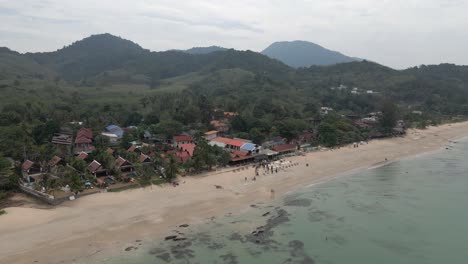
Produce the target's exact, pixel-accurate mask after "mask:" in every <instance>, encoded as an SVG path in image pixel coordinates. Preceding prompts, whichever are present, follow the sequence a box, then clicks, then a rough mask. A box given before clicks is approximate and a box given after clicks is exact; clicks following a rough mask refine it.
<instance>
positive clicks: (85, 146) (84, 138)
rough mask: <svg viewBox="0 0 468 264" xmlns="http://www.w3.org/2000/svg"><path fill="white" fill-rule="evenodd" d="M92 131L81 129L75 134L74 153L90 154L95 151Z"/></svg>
mask: <svg viewBox="0 0 468 264" xmlns="http://www.w3.org/2000/svg"><path fill="white" fill-rule="evenodd" d="M92 143H93V131H92V130H91V129H89V128H81V129H80V130H78V132H76V137H75V146H74V150H75V153H76V154H78V153H81V152H85V153H88V154H89V153H91V152H93V150H94V149H95V147H94V146H93V144H92Z"/></svg>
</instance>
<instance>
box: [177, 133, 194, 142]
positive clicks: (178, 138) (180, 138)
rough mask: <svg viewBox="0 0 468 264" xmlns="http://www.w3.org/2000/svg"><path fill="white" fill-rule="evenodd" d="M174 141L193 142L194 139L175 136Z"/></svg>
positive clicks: (185, 136)
mask: <svg viewBox="0 0 468 264" xmlns="http://www.w3.org/2000/svg"><path fill="white" fill-rule="evenodd" d="M174 141H175V142H185V141H193V138H192V137H191V136H187V135H180V136H174Z"/></svg>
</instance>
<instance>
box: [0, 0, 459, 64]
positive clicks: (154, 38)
mask: <svg viewBox="0 0 468 264" xmlns="http://www.w3.org/2000/svg"><path fill="white" fill-rule="evenodd" d="M467 11H468V1H464V0H424V1H423V0H392V1H375V0H346V1H345V0H327V1H323V0H289V1H283V0H256V1H254V0H237V1H218V0H185V1H173V0H100V1H94V0H80V1H77V0H22V1H11V0H0V32H2V33H1V34H2V37H1V38H0V46H8V47H10V48H12V49H15V50H19V51H21V52H26V51H50V50H55V49H58V48H61V47H62V46H64V45H68V44H70V43H71V42H73V41H76V40H78V39H81V38H84V37H86V36H89V35H91V34H96V33H104V32H109V33H111V34H115V35H120V36H122V37H124V38H127V39H130V40H133V41H135V42H137V43H139V44H140V45H141V46H143V47H145V48H148V49H151V50H156V51H159V50H167V49H185V48H190V47H192V46H206V45H220V46H225V47H232V48H237V49H251V50H255V51H261V50H263V49H264V48H265V47H266V46H268V45H269V44H271V43H272V42H274V41H280V40H295V39H301V40H307V41H312V42H315V43H317V44H319V45H322V46H324V47H326V48H329V49H333V50H338V51H340V52H342V53H345V54H347V55H350V56H355V57H361V58H367V59H369V60H373V61H377V62H380V63H382V64H386V65H389V66H392V67H396V68H404V67H409V66H414V65H419V64H432V63H441V62H452V63H458V64H468V53H466V52H465V48H464V47H466V46H468V36H467V33H465V32H466V28H467V27H468V16H466V12H467ZM5 32H7V34H5Z"/></svg>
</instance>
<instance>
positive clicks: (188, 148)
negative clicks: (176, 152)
mask: <svg viewBox="0 0 468 264" xmlns="http://www.w3.org/2000/svg"><path fill="white" fill-rule="evenodd" d="M195 147H196V145H195V144H193V143H188V144H179V145H178V148H179V149H182V150H183V151H185V152H187V153H188V154H189V156H190V157H192V156H193V152H194V151H195Z"/></svg>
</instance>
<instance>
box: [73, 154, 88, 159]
mask: <svg viewBox="0 0 468 264" xmlns="http://www.w3.org/2000/svg"><path fill="white" fill-rule="evenodd" d="M87 158H88V153H86V152H80V154H78V156H76V159H77V160H86V159H87Z"/></svg>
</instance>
